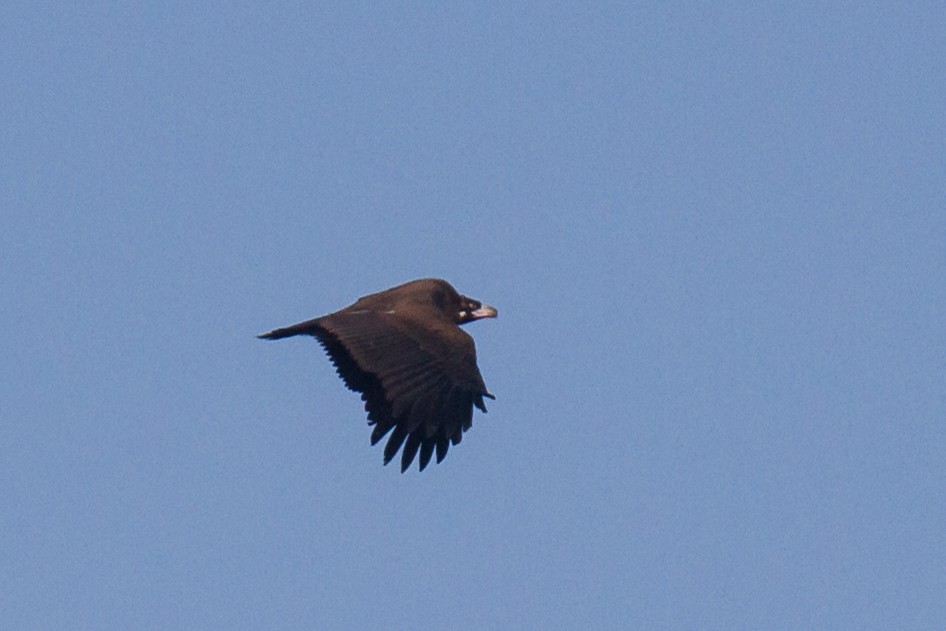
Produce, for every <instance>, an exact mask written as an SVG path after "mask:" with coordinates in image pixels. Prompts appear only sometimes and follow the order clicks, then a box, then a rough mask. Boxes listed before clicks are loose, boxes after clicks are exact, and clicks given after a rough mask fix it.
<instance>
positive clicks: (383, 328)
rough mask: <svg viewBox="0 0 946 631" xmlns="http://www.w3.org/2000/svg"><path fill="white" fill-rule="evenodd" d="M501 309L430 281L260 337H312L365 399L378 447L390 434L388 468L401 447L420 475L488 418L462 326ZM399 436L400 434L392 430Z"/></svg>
mask: <svg viewBox="0 0 946 631" xmlns="http://www.w3.org/2000/svg"><path fill="white" fill-rule="evenodd" d="M495 317H496V309H494V308H493V307H490V306H488V305H484V304H482V303H481V302H480V301H478V300H473V299H472V298H467V297H466V296H462V295H460V294H459V293H457V290H456V289H454V288H453V287H452V286H451V285H450V283H448V282H447V281H444V280H439V279H434V278H425V279H422V280H415V281H411V282H409V283H405V284H403V285H398V286H397V287H392V288H391V289H386V290H385V291H381V292H378V293H376V294H371V295H368V296H364V297H362V298H359V299H358V301H357V302H356V303H355V304H353V305H351V306H348V307H345V308H344V309H342V310H341V311H336V312H335V313H330V314H328V315H326V316H322V317H321V318H315V319H314V320H308V321H306V322H300V323H299V324H294V325H292V326H289V327H286V328H284V329H276V330H275V331H270V332H269V333H264V334H262V335H260V336H259V337H260V338H263V339H268V340H278V339H281V338H284V337H290V336H293V335H312V336H313V337H315V338H316V339H317V340H318V341H319V343H320V344H321V345H322V346H323V347H324V348H325V350H326V351H327V352H328V355H329V358H330V359H331V360H332V363H333V364H334V365H335V368H336V370H337V371H338V374H339V376H340V377H341V378H342V380H343V381H344V382H345V385H346V386H348V388H349V389H351V390H354V391H355V392H360V393H361V399H362V401H364V402H365V410H366V411H367V412H368V424H369V425H374V430H373V431H372V432H371V444H372V445H374V444H376V443H377V442H378V441H379V440H381V439H382V438H384V436H385V435H387V434H388V432H391V437H390V438H388V442H387V444H385V446H384V464H388V462H390V461H391V459H392V458H394V456H395V454H397V452H398V449H400V448H401V445H403V446H404V449H403V451H402V452H401V472H402V473H403V472H404V471H406V470H407V468H408V467H409V466H411V463H412V462H413V461H414V457H415V456H416V455H417V452H418V450H419V451H420V470H421V471H423V470H424V467H426V466H427V463H428V462H430V457H431V455H432V454H433V453H434V451H436V452H437V462H438V463H439V462H440V461H442V460H443V459H444V456H446V455H447V450H448V449H449V447H450V444H451V443H452V444H454V445H456V444H458V443H459V442H460V440H461V439H462V438H463V432H465V431H466V430H468V429H470V427H471V426H472V425H473V406H474V405H475V406H476V407H478V408H479V409H480V410H482V411H483V412H486V405H485V404H484V403H483V397H489V398H490V399H495V398H496V397H494V396H493V395H492V394H490V393H489V391H488V390H487V389H486V384H484V383H483V377H482V375H480V369H479V368H478V367H477V365H476V347H475V346H474V344H473V338H472V337H470V336H469V335H468V334H467V333H465V332H464V331H462V330H461V329H460V327H459V325H460V324H466V323H467V322H472V321H473V320H478V319H480V318H495ZM392 430H393V431H392Z"/></svg>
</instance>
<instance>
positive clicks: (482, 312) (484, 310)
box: [470, 305, 499, 320]
mask: <svg viewBox="0 0 946 631" xmlns="http://www.w3.org/2000/svg"><path fill="white" fill-rule="evenodd" d="M497 315H499V312H498V311H496V309H495V308H493V307H490V306H489V305H480V308H479V309H477V310H476V311H471V312H470V319H471V320H479V319H480V318H495V317H496V316H497Z"/></svg>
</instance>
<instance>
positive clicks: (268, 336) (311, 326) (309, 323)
mask: <svg viewBox="0 0 946 631" xmlns="http://www.w3.org/2000/svg"><path fill="white" fill-rule="evenodd" d="M318 322H319V319H318V318H316V319H314V320H306V321H305V322H300V323H299V324H293V325H292V326H287V327H285V328H282V329H275V330H273V331H270V332H269V333H261V334H260V335H257V336H256V337H258V338H259V339H261V340H281V339H282V338H284V337H292V336H293V335H315V331H316V330H317V329H318V328H319V324H318Z"/></svg>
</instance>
